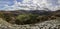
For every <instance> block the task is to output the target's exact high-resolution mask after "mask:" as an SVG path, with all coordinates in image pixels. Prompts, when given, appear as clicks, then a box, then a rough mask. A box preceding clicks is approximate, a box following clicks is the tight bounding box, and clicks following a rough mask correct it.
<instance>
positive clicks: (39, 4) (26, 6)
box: [0, 0, 60, 11]
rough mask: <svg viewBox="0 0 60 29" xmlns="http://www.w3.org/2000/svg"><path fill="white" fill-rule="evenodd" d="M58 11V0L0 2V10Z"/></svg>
mask: <svg viewBox="0 0 60 29" xmlns="http://www.w3.org/2000/svg"><path fill="white" fill-rule="evenodd" d="M45 8H48V9H49V10H51V11H55V10H58V9H60V0H0V10H5V11H13V10H37V9H38V10H46V9H45Z"/></svg>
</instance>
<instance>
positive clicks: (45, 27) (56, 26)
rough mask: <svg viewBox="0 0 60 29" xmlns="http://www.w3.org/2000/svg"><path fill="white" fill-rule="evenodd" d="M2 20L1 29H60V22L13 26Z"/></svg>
mask: <svg viewBox="0 0 60 29" xmlns="http://www.w3.org/2000/svg"><path fill="white" fill-rule="evenodd" d="M2 21H3V20H2V19H0V29H60V22H59V20H48V21H45V22H42V23H36V24H32V25H11V24H9V23H8V22H6V23H5V21H3V22H2Z"/></svg>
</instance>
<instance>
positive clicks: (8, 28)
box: [0, 10, 60, 29]
mask: <svg viewBox="0 0 60 29" xmlns="http://www.w3.org/2000/svg"><path fill="white" fill-rule="evenodd" d="M0 18H1V19H0V29H40V28H41V29H45V28H46V29H58V28H59V29H60V27H59V26H60V10H57V11H43V10H41V11H40V10H34V11H25V10H20V11H0Z"/></svg>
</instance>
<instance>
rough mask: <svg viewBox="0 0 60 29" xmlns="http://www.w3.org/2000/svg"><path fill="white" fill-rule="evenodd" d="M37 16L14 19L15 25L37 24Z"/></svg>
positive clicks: (21, 16) (27, 15)
mask: <svg viewBox="0 0 60 29" xmlns="http://www.w3.org/2000/svg"><path fill="white" fill-rule="evenodd" d="M37 17H38V15H35V14H22V15H18V16H17V17H16V24H32V23H35V22H37Z"/></svg>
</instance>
